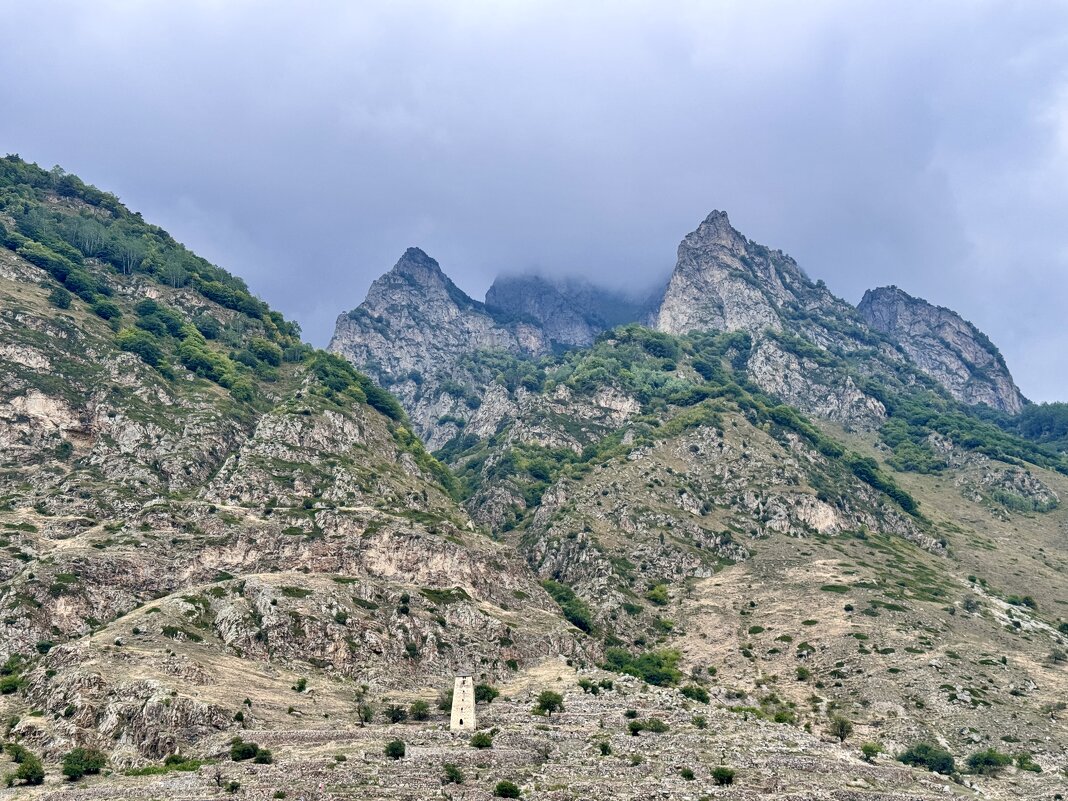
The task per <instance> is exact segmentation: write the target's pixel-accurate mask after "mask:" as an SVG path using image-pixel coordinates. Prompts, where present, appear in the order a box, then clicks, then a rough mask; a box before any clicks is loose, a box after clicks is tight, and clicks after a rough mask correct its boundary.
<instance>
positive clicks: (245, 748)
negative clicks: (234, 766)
mask: <svg viewBox="0 0 1068 801" xmlns="http://www.w3.org/2000/svg"><path fill="white" fill-rule="evenodd" d="M259 752H260V747H259V746H258V745H256V743H247V742H245V741H244V740H242V739H241V738H240V737H235V738H234V739H233V740H231V741H230V759H231V760H233V761H234V762H244V761H245V760H246V759H255V757H256V755H257V754H258V753H259Z"/></svg>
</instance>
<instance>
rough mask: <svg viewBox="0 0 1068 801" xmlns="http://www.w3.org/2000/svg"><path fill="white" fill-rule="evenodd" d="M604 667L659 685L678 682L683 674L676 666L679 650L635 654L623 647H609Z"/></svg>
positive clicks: (669, 684)
mask: <svg viewBox="0 0 1068 801" xmlns="http://www.w3.org/2000/svg"><path fill="white" fill-rule="evenodd" d="M604 656H605V661H604V666H603V667H604V668H605V669H606V670H614V671H615V672H616V673H626V674H627V675H629V676H637V677H638V678H639V679H642V680H643V681H646V682H648V683H649V684H655V685H657V686H661V687H664V686H671V685H674V684H678V682H679V679H681V678H682V674H681V673H680V672H679V670H678V669H677V668H676V667H675V665H676V664H678V661H679V658H680V656H681V655H680V654H679V652H678V651H674V650H665V651H646V652H645V653H643V654H639V655H638V656H635V655H634V654H632V653H630V652H629V651H627V650H625V649H623V648H609V649H607V650H606V651H605V654H604Z"/></svg>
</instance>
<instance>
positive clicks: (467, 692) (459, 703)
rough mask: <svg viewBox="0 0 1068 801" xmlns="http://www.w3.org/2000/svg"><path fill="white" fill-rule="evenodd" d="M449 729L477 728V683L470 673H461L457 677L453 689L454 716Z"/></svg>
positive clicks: (471, 729)
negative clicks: (475, 683)
mask: <svg viewBox="0 0 1068 801" xmlns="http://www.w3.org/2000/svg"><path fill="white" fill-rule="evenodd" d="M449 729H450V730H451V731H474V730H475V685H474V682H473V681H472V679H471V674H470V673H461V674H459V675H458V676H457V677H456V683H455V684H454V685H453V690H452V718H451V720H450V721H449Z"/></svg>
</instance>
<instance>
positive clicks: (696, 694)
mask: <svg viewBox="0 0 1068 801" xmlns="http://www.w3.org/2000/svg"><path fill="white" fill-rule="evenodd" d="M679 692H681V693H682V694H683V695H685V696H686V697H687V698H690V699H692V700H694V701H700V702H701V703H702V704H707V703H708V701H709V697H708V690H706V689H705V688H704V687H701V686H700V685H698V684H687V685H686V686H685V687H683V688H682V689H681V690H680V691H679Z"/></svg>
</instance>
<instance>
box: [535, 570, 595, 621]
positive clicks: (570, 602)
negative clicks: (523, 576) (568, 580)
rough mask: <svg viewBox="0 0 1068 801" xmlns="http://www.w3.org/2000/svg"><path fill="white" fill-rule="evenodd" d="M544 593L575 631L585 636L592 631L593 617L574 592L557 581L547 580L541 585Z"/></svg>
mask: <svg viewBox="0 0 1068 801" xmlns="http://www.w3.org/2000/svg"><path fill="white" fill-rule="evenodd" d="M541 586H542V587H544V588H545V591H546V592H547V593H549V595H550V596H551V597H552V599H553V600H554V601H556V603H557V604H558V605H559V606H560V611H561V612H563V613H564V618H565V619H566V620H567V622H568V623H570V624H571V625H572V626H574V627H575V628H577V629H580V630H582V631H584V632H586V633H587V634H589V633H591V632H592V631H593V630H594V628H595V627H594V624H593V615H592V613H591V612H590V608H589V607H588V606H587V605H586V604H585V602H584V601H583V600H582V599H581V598H579V597H578V596H577V595H575V592H574V590H572V589H571V588H570V587H568V586H567V585H565V584H561V583H560V582H558V581H553V580H551V579H547V580H545V581H543V582H542V583H541Z"/></svg>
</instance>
